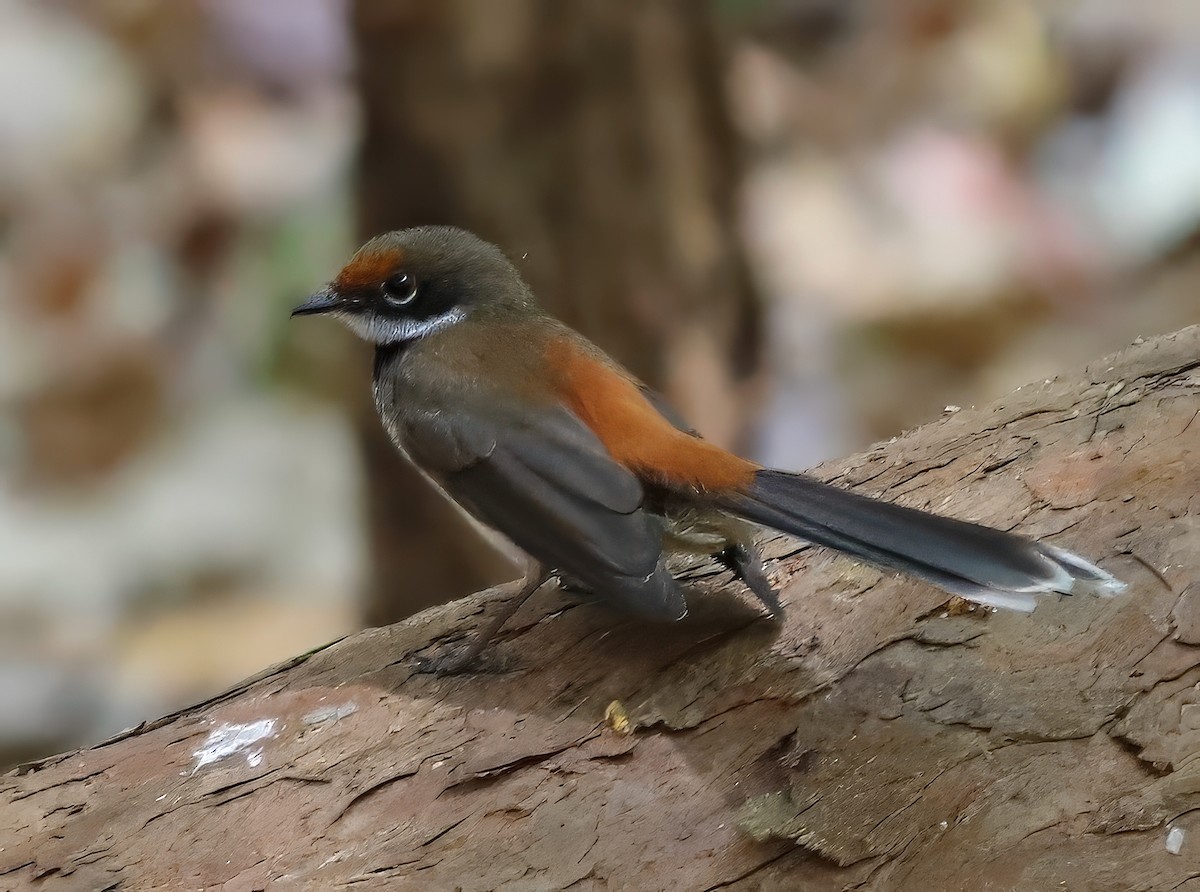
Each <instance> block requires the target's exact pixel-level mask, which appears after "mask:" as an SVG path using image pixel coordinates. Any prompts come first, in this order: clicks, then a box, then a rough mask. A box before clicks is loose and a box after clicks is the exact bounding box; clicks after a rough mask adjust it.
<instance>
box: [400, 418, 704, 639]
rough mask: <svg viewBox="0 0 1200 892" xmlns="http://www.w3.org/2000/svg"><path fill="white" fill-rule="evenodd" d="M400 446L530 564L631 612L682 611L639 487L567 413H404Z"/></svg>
mask: <svg viewBox="0 0 1200 892" xmlns="http://www.w3.org/2000/svg"><path fill="white" fill-rule="evenodd" d="M404 443H405V448H406V449H407V450H408V452H409V453H410V454H411V455H412V457H413V458H414V459H415V460H416V461H417V462H418V464H420V465H421V466H422V467H424V468H426V470H429V471H431V472H432V473H434V474H435V476H436V477H437V478H438V480H439V481H440V482H441V484H442V485H443V486H444V487H445V489H446V491H447V492H448V493H449V494H450V495H451V496H452V497H453V498H454V499H455V500H456V501H458V502H459V503H460V504H462V505H463V507H465V508H466V509H467V510H468V511H470V512H471V513H472V514H474V515H475V516H476V517H478V518H479V519H480V520H482V521H483V522H484V523H487V524H488V525H489V526H492V527H495V528H496V529H497V530H499V531H500V532H502V533H503V534H504V535H506V536H507V537H508V538H509V539H511V540H512V541H513V542H514V543H516V544H517V545H518V546H519V547H520V548H522V549H524V550H525V551H526V552H528V553H529V554H530V555H532V556H533V557H534V558H536V559H537V560H539V561H541V562H542V563H544V564H546V565H548V566H550V567H553V568H555V569H556V570H559V571H561V572H562V573H564V574H566V575H567V576H569V577H571V578H572V579H573V580H575V581H578V582H581V583H583V584H584V585H585V586H586V587H588V588H590V589H592V590H594V591H595V592H596V593H597V594H599V595H602V596H609V597H613V598H615V599H617V600H618V601H620V602H623V605H624V606H625V607H626V608H628V609H631V610H634V611H635V612H638V613H642V614H646V615H650V616H655V617H658V618H660V619H675V618H678V617H679V616H681V615H682V614H683V613H684V605H683V599H682V596H681V594H680V593H679V591H678V589H677V587H676V584H675V582H674V580H673V579H671V577H670V574H669V573H667V571H666V569H665V567H663V566H661V561H660V557H661V554H662V522H661V521H660V520H659V519H658V518H656V517H654V516H653V515H651V514H649V513H647V512H645V511H643V510H642V507H641V505H642V496H643V493H642V485H641V483H640V482H639V481H638V479H637V477H636V476H635V475H634V474H632V473H630V471H629V470H628V469H626V468H624V467H622V466H621V465H619V464H618V463H616V462H615V461H613V460H612V457H611V456H610V455H609V453H608V452H607V450H605V448H604V446H603V444H602V443H601V442H600V440H599V439H598V438H597V437H596V435H595V434H594V433H592V431H591V430H589V429H588V428H587V427H586V426H585V425H584V424H583V423H582V422H581V421H580V420H579V419H578V418H577V417H576V416H575V415H573V414H572V413H571V412H569V411H568V410H566V409H564V408H556V407H543V408H537V409H530V408H528V407H526V408H525V409H524V410H523V411H520V412H505V411H504V410H503V409H502V408H499V407H489V408H486V409H481V408H479V407H475V409H474V410H473V411H470V412H466V411H457V412H456V411H449V412H447V411H441V412H438V413H437V414H436V415H430V416H426V417H425V418H424V419H418V418H415V417H413V416H410V417H409V420H408V424H407V426H406V430H405V437H404Z"/></svg>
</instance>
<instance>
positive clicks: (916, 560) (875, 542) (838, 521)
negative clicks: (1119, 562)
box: [721, 470, 1125, 612]
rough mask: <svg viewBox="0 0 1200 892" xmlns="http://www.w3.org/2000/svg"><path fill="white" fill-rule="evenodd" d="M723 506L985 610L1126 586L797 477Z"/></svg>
mask: <svg viewBox="0 0 1200 892" xmlns="http://www.w3.org/2000/svg"><path fill="white" fill-rule="evenodd" d="M721 507H722V508H724V509H725V510H727V511H730V512H732V513H734V514H737V515H739V516H741V517H744V518H746V519H747V520H751V521H754V522H755V523H760V524H763V525H764V526H769V527H773V528H774V529H777V530H779V531H781V532H784V533H788V534H790V535H793V536H797V537H799V538H802V539H807V540H808V541H809V542H813V543H815V544H817V545H824V546H826V547H828V548H833V549H835V550H837V551H841V552H845V553H846V554H848V555H851V556H852V557H855V558H858V559H859V560H862V561H865V562H867V563H870V564H874V565H876V566H878V567H881V568H883V569H887V570H898V571H900V572H902V573H907V574H909V575H910V576H915V577H917V578H919V579H923V580H925V581H926V582H930V583H933V584H934V585H936V586H938V587H939V588H942V589H944V590H946V591H947V592H950V593H951V594H954V595H958V596H960V597H962V598H966V599H967V600H969V601H974V602H976V603H979V604H986V605H988V606H991V607H1006V608H1009V609H1011V610H1020V611H1024V612H1029V611H1031V610H1033V608H1034V606H1035V604H1036V603H1037V596H1038V595H1042V594H1048V593H1051V592H1059V593H1061V594H1065V595H1070V594H1076V593H1080V592H1088V593H1091V594H1096V595H1101V596H1103V597H1110V596H1112V595H1116V594H1119V593H1120V592H1122V591H1124V589H1125V583H1123V582H1121V581H1120V580H1119V579H1117V578H1116V577H1114V576H1112V575H1111V574H1109V573H1107V572H1105V571H1104V570H1102V569H1100V568H1099V567H1097V566H1096V565H1094V564H1092V563H1091V562H1089V561H1086V560H1084V559H1083V558H1081V557H1079V556H1078V555H1075V554H1072V553H1071V552H1069V551H1064V550H1063V549H1061V548H1055V547H1054V546H1053V545H1046V544H1045V543H1041V542H1034V541H1033V540H1032V539H1025V538H1023V537H1021V536H1016V535H1013V534H1012V533H1006V532H1003V531H1001V530H994V529H991V528H990V527H984V526H979V525H978V524H974V523H967V522H966V521H962V520H953V519H951V518H949V517H939V516H937V515H935V514H927V513H926V512H924V511H918V510H916V509H914V508H905V507H903V506H901V505H894V504H891V503H889V502H882V501H878V500H876V499H871V498H867V497H866V496H862V495H859V494H858V493H854V492H850V491H848V490H845V489H840V488H838V487H835V486H831V485H829V484H827V483H821V482H820V481H818V480H814V479H812V478H811V477H806V476H804V475H801V474H788V473H786V472H783V471H771V470H765V471H759V472H758V473H757V474H756V475H755V479H754V483H753V484H752V485H751V487H750V488H749V490H748V491H746V492H744V493H740V494H737V495H733V496H723V497H722V498H721Z"/></svg>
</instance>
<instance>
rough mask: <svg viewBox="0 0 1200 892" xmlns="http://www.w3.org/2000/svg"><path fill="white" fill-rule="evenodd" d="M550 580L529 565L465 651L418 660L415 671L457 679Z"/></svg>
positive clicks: (537, 567)
mask: <svg viewBox="0 0 1200 892" xmlns="http://www.w3.org/2000/svg"><path fill="white" fill-rule="evenodd" d="M550 576H551V571H550V570H549V569H548V568H547V567H544V566H542V565H541V564H536V563H535V564H531V565H530V567H529V569H528V571H527V572H526V573H525V577H524V578H523V579H519V580H516V583H515V584H516V585H518V586H519V588H518V589H517V593H516V594H515V595H514V596H513V597H512V598H510V599H509V600H508V602H507V603H506V604H505V605H504V606H503V607H501V608H500V610H499V611H498V612H497V613H496V615H495V616H493V617H492V618H491V619H489V620H488V621H487V624H486V625H485V626H484V627H483V628H481V629H480V630H479V631H478V632H476V633H475V637H474V638H473V639H472V640H471V643H470V644H469V645H467V647H466V648H465V649H463V650H461V651H457V652H455V653H450V654H446V655H444V656H441V657H436V658H434V659H427V658H424V657H422V658H421V659H420V660H418V663H417V667H418V669H419V670H420V671H421V672H429V673H432V674H434V675H456V674H458V673H459V672H462V671H463V670H464V669H467V668H468V667H470V665H471V664H472V663H474V662H475V660H476V659H477V658H478V657H479V655H480V654H481V653H483V650H484V648H486V647H487V646H488V643H489V642H490V641H491V640H492V638H494V637H495V635H496V633H497V632H499V631H500V629H501V627H502V626H503V625H504V624H505V623H506V622H508V621H509V620H510V619H512V615H513V614H514V613H516V612H517V611H518V610H520V609H521V605H522V604H524V603H525V602H526V601H528V600H529V599H530V597H532V596H533V593H534V592H536V591H537V590H538V589H539V588H541V587H542V585H543V584H545V582H546V581H547V580H548V579H549V578H550Z"/></svg>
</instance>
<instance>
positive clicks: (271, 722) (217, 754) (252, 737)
mask: <svg viewBox="0 0 1200 892" xmlns="http://www.w3.org/2000/svg"><path fill="white" fill-rule="evenodd" d="M275 721H276V720H275V719H259V720H258V721H257V722H249V723H247V724H244V725H239V724H233V723H230V722H224V723H222V724H221V725H220V726H219V727H217V728H214V729H213V730H212V731H209V732H208V738H207V739H206V740H205V741H204V745H203V746H202V747H200V749H198V750H196V752H194V753H192V755H193V756H194V757H195V759H196V766H195V767H194V768H193V769H192V774H195V773H196V772H197V771H199V770H200V769H201V768H203V767H204V766H206V765H212V764H213V763H214V762H220V761H221V760H222V759H227V758H229V757H230V756H233V755H236V754H237V753H240V752H244V751H246V750H248V749H250V748H251V747H253V746H254V745H255V744H256V743H258V742H259V741H260V740H266V739H268V738H271V737H274V736H275ZM262 755H263V750H262V747H259V748H258V749H257V750H255V751H253V752H251V753H248V754H247V755H246V761H247V762H248V763H249V765H250V767H251V768H254V767H256V766H258V765H259V764H260V763H261V762H262Z"/></svg>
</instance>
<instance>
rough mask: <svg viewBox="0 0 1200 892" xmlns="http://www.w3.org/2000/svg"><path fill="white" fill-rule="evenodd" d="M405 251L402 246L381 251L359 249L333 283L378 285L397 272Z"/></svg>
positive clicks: (344, 286) (351, 285) (359, 285)
mask: <svg viewBox="0 0 1200 892" xmlns="http://www.w3.org/2000/svg"><path fill="white" fill-rule="evenodd" d="M402 260H404V251H403V250H401V249H400V248H386V249H384V250H381V251H359V252H358V253H357V254H355V255H354V259H353V260H351V261H350V262H349V263H347V264H346V265H345V266H344V267H343V268H342V271H341V272H340V273H338V276H337V278H336V279H334V280H333V284H334V286H335V287H337V288H362V287H364V286H367V285H377V284H379V283H380V282H382V281H383V280H384V279H386V278H387V277H388V276H390V275H391V274H392V273H393V272H395V270H396V267H398V266H399V265H400V263H401V261H402Z"/></svg>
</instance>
